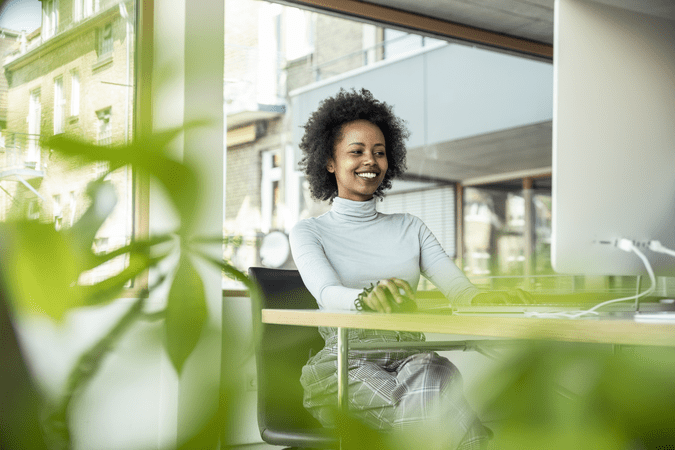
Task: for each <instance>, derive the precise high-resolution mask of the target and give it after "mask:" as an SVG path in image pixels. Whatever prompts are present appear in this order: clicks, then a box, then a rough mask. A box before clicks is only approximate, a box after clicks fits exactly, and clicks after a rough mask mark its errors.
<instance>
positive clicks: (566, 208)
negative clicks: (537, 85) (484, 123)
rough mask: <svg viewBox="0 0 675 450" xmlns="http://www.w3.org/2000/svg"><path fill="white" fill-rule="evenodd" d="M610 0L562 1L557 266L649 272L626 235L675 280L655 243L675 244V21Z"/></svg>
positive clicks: (674, 260)
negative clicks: (625, 247) (627, 246)
mask: <svg viewBox="0 0 675 450" xmlns="http://www.w3.org/2000/svg"><path fill="white" fill-rule="evenodd" d="M607 3H608V2H606V1H603V2H599V1H592V0H556V16H555V34H554V39H555V40H554V49H555V52H554V59H553V61H554V82H553V84H554V103H553V105H554V106H553V107H554V112H553V177H552V183H553V185H552V194H553V236H552V247H551V253H552V256H551V257H552V264H553V268H554V269H555V270H556V271H557V272H558V273H572V274H601V275H638V274H644V273H646V270H645V265H644V264H643V262H642V261H641V259H640V258H638V257H637V255H635V254H633V253H632V252H625V251H622V250H620V249H619V248H617V247H616V246H614V245H612V244H613V243H614V242H616V241H618V240H619V239H622V238H625V239H629V240H631V241H633V242H635V243H636V244H637V245H638V248H640V249H641V250H642V251H643V253H644V254H645V256H647V258H648V260H649V262H650V263H651V265H652V266H653V268H654V270H655V272H656V274H657V275H667V276H673V275H675V257H673V256H670V255H666V254H662V253H656V252H653V251H650V250H649V249H647V248H646V243H647V242H649V241H651V240H658V241H660V243H661V244H662V245H663V246H664V247H667V248H670V249H675V18H673V17H664V16H659V15H656V14H645V13H643V12H638V11H634V10H629V9H624V8H620V7H616V6H610V5H608V4H607ZM610 3H611V2H610Z"/></svg>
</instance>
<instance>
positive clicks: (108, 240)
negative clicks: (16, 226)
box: [0, 0, 136, 283]
mask: <svg viewBox="0 0 675 450" xmlns="http://www.w3.org/2000/svg"><path fill="white" fill-rule="evenodd" d="M41 8H42V14H41V22H40V21H38V22H37V23H36V24H35V26H34V27H33V29H27V30H25V31H21V29H22V27H21V26H19V25H17V28H16V29H14V30H13V29H12V24H11V23H9V24H3V29H4V32H3V35H2V36H1V37H0V41H1V42H2V49H3V50H5V51H3V53H4V54H5V56H4V59H3V61H2V62H3V73H2V78H3V83H2V85H1V89H0V96H1V98H2V106H3V109H2V117H1V119H2V120H1V121H0V132H1V133H2V139H1V140H0V142H2V143H3V145H2V148H0V187H2V189H1V190H0V219H2V220H8V219H12V218H29V219H33V220H40V221H43V222H53V223H54V226H55V227H56V228H68V227H70V226H72V225H73V223H75V222H76V221H77V220H78V219H79V217H80V216H81V215H82V214H83V212H84V211H85V210H86V209H87V207H88V206H89V202H90V201H89V198H88V197H87V195H86V192H87V185H88V183H90V182H91V181H93V180H95V179H98V178H105V179H107V180H110V181H111V182H112V183H113V185H114V186H115V190H116V194H117V205H116V207H115V209H114V211H113V213H112V214H111V216H110V217H109V218H108V219H107V220H106V222H105V223H104V224H103V226H102V227H101V228H100V230H99V232H98V234H97V236H96V244H95V246H94V247H95V248H94V250H95V251H97V252H106V251H110V250H113V249H115V248H118V247H121V246H123V245H125V244H127V243H129V242H130V240H131V237H132V223H133V221H132V219H133V210H132V207H133V206H132V201H131V199H132V195H131V194H132V191H131V190H132V178H131V171H130V169H129V168H127V167H125V168H121V169H118V170H116V171H114V172H112V173H108V167H107V165H106V164H104V163H94V164H82V163H81V162H79V161H77V160H75V159H72V158H67V157H64V156H61V155H59V154H57V153H55V152H52V151H51V150H50V149H49V148H46V147H44V145H43V143H42V142H43V140H44V139H45V138H48V137H50V136H52V135H54V134H60V133H64V134H66V135H68V136H72V137H75V138H79V139H84V140H86V141H89V142H91V143H95V144H99V145H121V144H124V143H125V142H128V141H129V140H130V139H131V135H132V124H133V99H134V88H133V84H134V80H133V70H134V69H133V63H134V48H135V44H134V29H135V24H134V17H135V9H136V2H135V1H132V0H127V1H122V0H100V1H95V2H94V1H92V0H77V1H73V2H70V1H65V0H49V1H43V2H41ZM85 19H89V20H85ZM45 55H48V57H45ZM124 264H125V261H124V260H123V259H120V260H115V261H111V262H110V263H109V264H108V265H106V266H102V267H99V268H97V269H96V271H97V273H96V274H93V273H92V274H87V276H85V277H83V279H82V280H81V281H82V282H84V283H89V282H94V281H97V280H101V279H104V278H106V277H108V276H110V275H111V274H112V273H115V272H118V271H119V270H121V269H122V268H123V267H124Z"/></svg>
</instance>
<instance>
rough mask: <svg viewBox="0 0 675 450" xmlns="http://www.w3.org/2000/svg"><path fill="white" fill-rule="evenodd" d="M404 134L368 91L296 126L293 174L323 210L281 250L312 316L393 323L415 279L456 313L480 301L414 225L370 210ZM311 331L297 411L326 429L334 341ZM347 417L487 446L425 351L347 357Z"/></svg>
mask: <svg viewBox="0 0 675 450" xmlns="http://www.w3.org/2000/svg"><path fill="white" fill-rule="evenodd" d="M408 135H409V133H408V131H407V129H406V127H405V125H404V123H403V121H402V120H401V119H399V118H398V117H396V116H395V115H394V114H393V112H392V109H391V107H390V106H388V105H386V104H385V103H382V102H379V101H378V100H376V99H374V98H373V96H372V94H371V93H370V92H369V91H367V90H365V89H363V90H361V91H360V92H356V91H352V92H347V91H344V90H341V91H340V92H339V93H338V94H337V95H336V96H335V97H332V98H328V99H325V100H324V101H323V102H322V103H321V105H320V106H319V108H318V109H317V111H315V112H314V113H313V114H312V115H311V117H310V118H309V120H308V122H307V124H306V125H305V134H304V136H303V138H302V141H301V143H300V148H301V149H302V150H303V153H304V158H303V159H302V161H301V162H300V164H301V167H302V168H303V169H304V171H305V173H306V176H307V180H308V182H309V186H310V191H311V194H312V196H313V197H314V198H316V199H318V200H329V201H331V202H332V209H331V211H329V212H327V213H326V214H323V215H322V216H319V217H315V218H310V219H305V220H302V221H300V222H299V223H298V224H297V225H296V226H295V227H294V228H293V230H292V231H291V236H290V240H291V249H292V252H293V258H294V260H295V262H296V265H297V267H298V270H299V271H300V274H301V276H302V279H303V281H304V282H305V285H306V286H307V288H308V289H309V291H310V292H311V293H312V295H313V296H314V297H315V298H316V300H317V302H318V304H319V307H320V308H321V309H333V310H335V309H339V310H354V309H357V307H359V306H364V307H367V308H370V309H372V310H375V311H379V312H384V313H388V312H391V311H392V308H395V306H396V305H395V304H403V303H404V302H405V301H406V299H407V298H410V299H414V296H415V289H413V287H415V288H416V287H417V285H418V282H419V277H420V273H422V274H424V276H425V277H426V278H428V279H429V280H430V281H431V282H432V283H434V285H435V286H436V287H437V288H438V289H439V290H440V291H441V292H442V293H443V294H444V295H445V296H446V297H447V298H448V299H449V300H450V301H451V302H452V303H453V304H467V303H470V302H472V300H473V299H474V298H479V297H477V296H479V295H482V294H479V290H478V289H477V288H476V287H475V286H474V285H472V284H471V283H470V282H469V280H468V279H467V278H466V277H465V276H464V274H463V273H462V272H461V271H460V270H459V269H458V268H457V267H456V266H455V265H454V263H453V262H452V260H451V259H450V258H449V257H448V256H447V254H446V253H445V252H444V251H443V249H442V248H441V246H440V244H439V243H438V241H437V240H436V238H435V237H434V236H433V234H432V233H431V232H430V231H429V229H428V228H427V227H426V226H425V225H424V223H423V222H422V221H421V220H420V219H418V218H417V217H414V216H411V215H409V214H391V215H387V214H380V213H377V211H376V209H375V202H376V199H377V198H378V197H382V196H383V195H384V191H385V190H386V189H389V188H390V187H391V182H392V179H393V178H395V177H397V176H399V175H401V174H402V173H403V171H404V170H405V157H406V148H405V140H406V139H407V138H408ZM376 283H377V285H376V287H375V288H372V286H374V285H375V284H376ZM357 299H358V300H357ZM319 331H320V333H321V335H322V336H323V338H324V339H325V341H326V346H325V347H324V349H323V350H321V351H320V352H319V353H317V354H316V355H315V356H314V357H312V358H310V360H309V361H308V363H307V365H306V366H305V367H304V368H303V372H302V376H301V383H302V385H303V387H304V389H305V398H304V403H305V407H306V408H307V409H308V410H309V411H310V412H311V413H312V414H313V415H314V417H316V418H317V419H318V420H319V421H320V422H321V423H323V424H324V425H325V426H331V425H333V417H332V412H333V411H334V408H335V404H336V401H337V393H336V392H337V348H336V346H337V336H336V330H335V328H327V327H320V329H319ZM349 339H350V340H357V341H359V342H391V341H423V340H424V336H423V335H422V334H421V333H409V332H393V331H379V330H350V331H349ZM349 409H350V412H354V413H355V414H356V415H357V416H359V417H360V418H361V419H362V420H363V421H364V422H365V423H367V424H369V425H370V426H372V427H374V428H377V429H390V428H401V427H404V426H406V425H408V424H419V423H422V422H425V421H426V422H428V421H430V420H439V419H442V420H443V429H444V434H445V439H446V442H447V445H448V448H453V449H454V448H457V447H459V448H461V449H463V450H464V449H474V448H475V449H479V448H484V446H485V445H486V442H487V431H486V429H485V428H484V427H483V426H482V425H481V424H480V422H479V421H478V420H477V419H476V417H475V415H474V414H473V412H472V411H471V409H470V408H469V406H468V404H467V403H466V400H465V399H464V397H463V394H462V386H461V376H460V374H459V372H458V370H457V368H456V367H455V366H454V365H453V364H452V363H450V361H448V360H447V359H446V358H443V357H441V356H439V355H437V354H436V353H433V352H420V351H410V350H405V351H404V350H400V351H395V352H385V351H383V352H377V353H373V352H369V353H367V354H365V353H361V354H359V353H358V352H353V353H350V358H349Z"/></svg>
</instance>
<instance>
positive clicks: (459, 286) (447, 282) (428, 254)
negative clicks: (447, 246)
mask: <svg viewBox="0 0 675 450" xmlns="http://www.w3.org/2000/svg"><path fill="white" fill-rule="evenodd" d="M415 220H417V221H418V222H419V239H420V270H421V271H422V274H423V275H424V276H425V277H426V278H427V279H429V281H431V282H432V283H433V284H434V286H436V287H437V288H438V290H440V291H441V293H442V294H443V295H444V296H445V297H446V298H447V299H448V300H450V303H452V304H454V305H468V304H470V303H471V299H472V298H473V297H474V296H475V295H476V294H477V293H478V292H479V289H478V288H476V286H474V285H473V284H472V283H471V282H470V281H469V279H468V278H467V277H466V275H464V272H462V271H461V270H460V269H459V268H458V267H457V266H456V265H455V263H454V262H453V261H452V259H451V258H450V257H449V256H448V254H447V253H445V250H443V248H442V247H441V244H440V243H439V242H438V240H437V239H436V237H435V236H434V235H433V233H432V232H431V230H429V228H427V226H426V225H425V224H424V223H423V222H422V221H421V220H420V219H418V218H416V217H415Z"/></svg>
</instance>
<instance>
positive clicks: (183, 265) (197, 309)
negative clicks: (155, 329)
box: [165, 255, 207, 374]
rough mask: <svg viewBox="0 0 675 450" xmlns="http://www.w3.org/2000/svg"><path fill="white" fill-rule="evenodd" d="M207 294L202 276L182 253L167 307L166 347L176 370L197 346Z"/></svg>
mask: <svg viewBox="0 0 675 450" xmlns="http://www.w3.org/2000/svg"><path fill="white" fill-rule="evenodd" d="M206 315H207V312H206V297H205V294H204V285H203V283H202V279H201V277H200V276H199V274H198V273H197V271H196V270H195V268H194V266H193V265H192V263H191V262H190V260H189V259H188V258H187V256H185V255H181V258H180V263H179V265H178V270H177V271H176V276H175V278H174V280H173V284H172V285H171V289H170V290H169V298H168V302H167V307H166V321H165V326H166V350H167V352H168V354H169V358H170V359H171V363H172V364H173V366H174V368H175V369H176V371H177V372H178V373H179V374H180V373H181V371H182V370H183V364H185V361H186V360H187V358H188V356H190V354H191V353H192V351H193V350H194V348H195V347H196V346H197V342H198V341H199V336H200V335H201V332H202V328H203V326H204V322H205V321H206Z"/></svg>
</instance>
